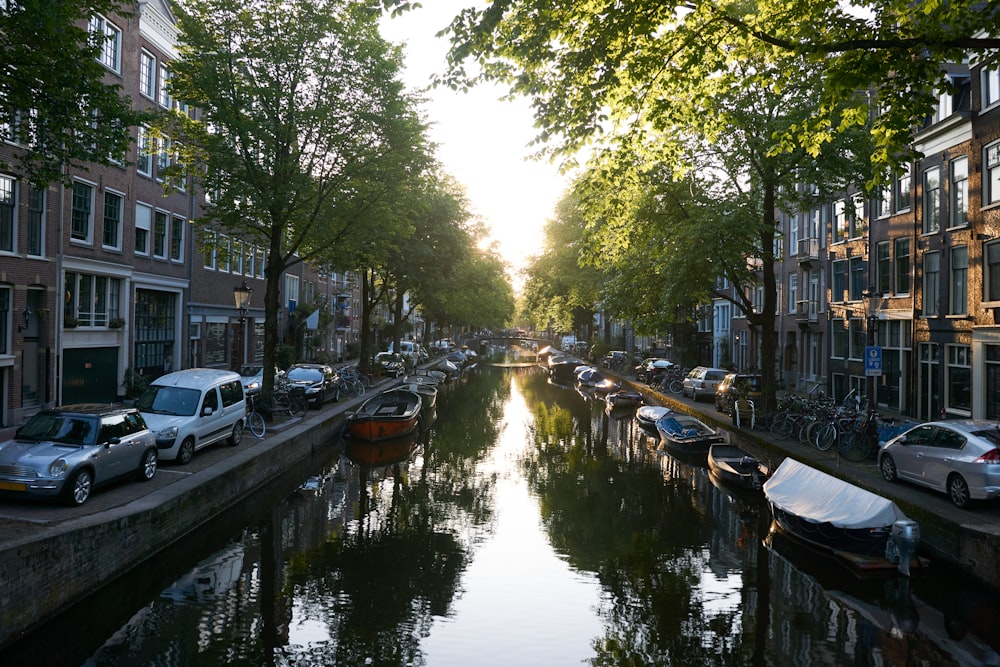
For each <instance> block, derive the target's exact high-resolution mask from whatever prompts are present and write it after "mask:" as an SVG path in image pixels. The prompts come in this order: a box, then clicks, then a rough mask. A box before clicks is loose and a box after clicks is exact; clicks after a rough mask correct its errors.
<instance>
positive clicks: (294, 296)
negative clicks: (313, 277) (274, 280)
mask: <svg viewBox="0 0 1000 667" xmlns="http://www.w3.org/2000/svg"><path fill="white" fill-rule="evenodd" d="M285 298H286V299H288V303H286V304H285V305H286V306H288V309H289V310H293V309H294V308H295V305H296V304H297V303H298V301H299V277H298V276H290V275H286V276H285Z"/></svg>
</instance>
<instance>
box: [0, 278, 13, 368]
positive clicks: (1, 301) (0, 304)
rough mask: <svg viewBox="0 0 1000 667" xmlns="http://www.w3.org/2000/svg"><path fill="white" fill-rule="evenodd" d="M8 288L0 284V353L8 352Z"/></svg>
mask: <svg viewBox="0 0 1000 667" xmlns="http://www.w3.org/2000/svg"><path fill="white" fill-rule="evenodd" d="M10 292H11V290H10V288H9V287H3V286H0V354H10V351H11V350H10V338H9V334H8V332H9V331H10V324H11V322H10V304H11V302H10Z"/></svg>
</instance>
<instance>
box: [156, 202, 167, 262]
mask: <svg viewBox="0 0 1000 667" xmlns="http://www.w3.org/2000/svg"><path fill="white" fill-rule="evenodd" d="M167 219H168V216H167V214H166V213H164V212H163V211H157V212H156V213H154V214H153V257H156V258H158V259H166V257H167Z"/></svg>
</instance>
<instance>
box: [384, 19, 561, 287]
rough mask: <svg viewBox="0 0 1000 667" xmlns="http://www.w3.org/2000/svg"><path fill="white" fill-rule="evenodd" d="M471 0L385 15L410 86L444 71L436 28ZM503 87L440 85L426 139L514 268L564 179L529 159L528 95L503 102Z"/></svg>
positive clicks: (431, 96) (531, 247) (443, 46)
mask: <svg viewBox="0 0 1000 667" xmlns="http://www.w3.org/2000/svg"><path fill="white" fill-rule="evenodd" d="M475 3H476V0H427V1H426V2H425V3H424V6H423V7H422V8H420V9H416V10H413V11H410V12H406V13H405V14H403V15H401V16H399V17H397V18H395V19H385V20H384V21H383V24H382V34H383V36H384V37H385V38H386V39H388V40H389V41H391V42H394V43H396V44H403V45H404V48H405V52H406V72H405V73H404V77H405V81H406V83H407V85H408V86H409V87H410V88H411V89H413V90H416V89H420V88H423V87H424V86H426V85H427V83H428V81H429V80H430V77H431V75H432V74H435V73H441V72H443V71H444V69H445V54H446V53H447V51H448V42H447V39H445V38H437V37H435V36H434V35H435V33H437V32H438V31H440V30H441V29H443V28H444V27H446V26H447V25H448V24H449V23H450V22H451V19H452V18H453V17H454V16H456V15H457V14H459V13H460V11H461V10H462V9H463V8H465V7H471V6H474V5H475ZM504 92H505V91H504V90H503V89H501V88H497V87H485V86H480V87H477V88H475V89H473V90H472V91H471V92H469V93H461V92H454V91H451V90H448V89H445V88H437V89H434V90H431V91H428V92H427V93H426V94H425V95H426V97H427V98H428V100H429V101H428V103H427V105H426V106H425V107H424V116H425V119H426V120H427V122H428V123H430V124H431V128H430V139H431V141H433V142H434V143H436V144H438V153H437V157H438V160H439V161H440V162H441V163H442V164H443V165H444V168H445V170H446V171H447V172H448V173H449V174H450V175H451V176H452V177H454V178H455V179H456V180H458V181H459V182H460V183H462V185H464V186H465V189H466V193H467V195H468V198H469V201H470V203H471V206H472V209H473V213H475V214H478V215H479V216H480V217H481V218H482V219H483V220H484V222H485V223H486V224H487V225H489V227H490V229H491V230H492V236H493V238H494V239H495V240H497V241H498V242H499V243H500V251H501V253H502V254H503V257H504V259H506V260H507V262H509V263H510V264H511V265H512V266H513V267H514V269H515V270H516V269H518V268H521V267H522V266H523V265H524V264H525V259H526V258H527V257H528V256H530V255H532V254H535V253H536V252H537V248H538V240H539V239H540V237H541V232H542V229H543V227H544V225H545V222H546V221H547V220H548V219H549V218H551V217H552V216H553V211H554V209H555V204H556V202H557V201H558V200H559V199H560V197H561V196H562V194H563V191H564V190H565V189H566V187H567V185H568V179H567V178H566V177H564V176H561V175H560V174H559V171H558V169H557V167H556V166H555V165H554V164H549V163H548V162H544V161H543V162H539V161H535V160H532V159H530V157H529V156H530V155H531V153H532V152H533V149H532V148H531V147H529V146H528V142H530V141H531V139H532V138H533V137H534V136H535V130H534V127H533V125H532V123H533V119H532V116H531V109H530V107H529V104H528V101H527V100H524V99H521V100H517V101H516V102H503V101H500V99H499V98H500V97H501V96H502V95H503V93H504Z"/></svg>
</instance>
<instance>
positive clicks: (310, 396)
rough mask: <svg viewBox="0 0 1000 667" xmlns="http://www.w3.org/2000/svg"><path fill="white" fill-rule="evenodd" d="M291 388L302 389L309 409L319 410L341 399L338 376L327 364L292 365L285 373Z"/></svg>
mask: <svg viewBox="0 0 1000 667" xmlns="http://www.w3.org/2000/svg"><path fill="white" fill-rule="evenodd" d="M285 379H286V380H287V381H288V384H289V385H290V386H291V387H293V388H294V387H301V388H302V389H303V390H304V391H305V393H306V402H307V403H308V404H309V407H311V408H316V409H319V408H321V407H323V404H324V403H326V402H327V401H330V400H333V401H336V400H337V399H339V398H340V392H339V386H340V385H339V384H338V382H337V374H336V373H335V372H334V370H333V367H332V366H327V365H326V364H292V365H291V366H289V367H288V370H287V371H285Z"/></svg>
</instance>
